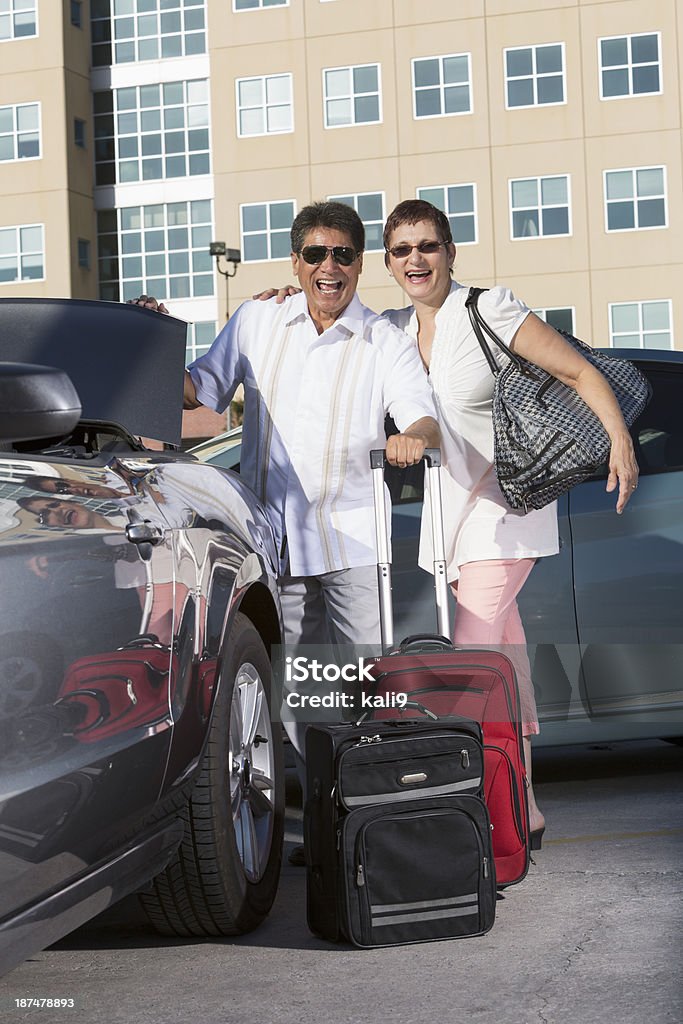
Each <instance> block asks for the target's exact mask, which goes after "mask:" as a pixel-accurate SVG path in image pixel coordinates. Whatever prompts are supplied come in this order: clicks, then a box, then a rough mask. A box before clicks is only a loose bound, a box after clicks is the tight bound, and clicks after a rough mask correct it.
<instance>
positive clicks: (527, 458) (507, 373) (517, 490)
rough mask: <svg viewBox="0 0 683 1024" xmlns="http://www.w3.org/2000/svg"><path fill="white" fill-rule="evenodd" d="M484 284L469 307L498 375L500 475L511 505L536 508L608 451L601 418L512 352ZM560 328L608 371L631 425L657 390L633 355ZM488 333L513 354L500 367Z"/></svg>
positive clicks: (594, 465)
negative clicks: (480, 303)
mask: <svg viewBox="0 0 683 1024" xmlns="http://www.w3.org/2000/svg"><path fill="white" fill-rule="evenodd" d="M483 291H485V289H484V288H470V291H469V294H468V296H467V299H466V302H465V306H466V307H467V311H468V313H469V317H470V321H471V323H472V328H473V330H474V333H475V335H476V336H477V339H478V341H479V344H480V345H481V347H482V350H483V352H484V355H485V356H486V359H487V361H488V364H489V366H490V367H491V372H492V373H493V375H494V377H495V383H494V390H493V438H494V462H495V468H496V476H497V477H498V483H499V485H500V489H501V491H502V492H503V495H504V497H505V500H506V501H507V503H508V504H509V505H510V506H511V507H512V508H523V509H524V511H525V512H529V511H530V510H531V509H534V508H543V507H544V506H545V505H549V504H550V502H551V501H555V499H556V498H559V496H560V495H561V494H564V493H565V491H568V490H569V489H570V488H571V487H574V486H575V485H576V484H579V483H581V481H582V480H586V479H587V478H588V477H589V476H591V474H592V473H594V472H595V471H596V470H597V469H598V467H599V466H601V465H602V464H603V463H604V462H605V461H606V460H607V457H608V456H609V451H610V439H609V436H608V434H607V432H606V431H605V428H604V427H603V425H602V423H601V422H600V420H599V419H598V417H597V416H596V415H595V413H594V412H592V411H591V410H590V409H589V408H588V406H587V405H586V403H585V402H584V401H583V399H582V398H581V397H580V396H579V395H578V394H577V393H576V391H575V390H574V389H573V388H571V387H569V386H568V385H567V384H563V383H562V381H560V380H558V379H557V377H553V376H552V374H550V373H548V372H547V370H542V369H541V367H540V366H536V364H535V363H530V362H528V361H527V360H526V359H522V358H521V357H520V356H518V355H516V354H515V353H514V352H512V351H511V350H510V349H509V348H508V346H507V345H506V344H505V342H504V341H502V340H501V339H500V338H499V337H498V335H497V334H496V333H495V331H494V330H493V329H492V328H491V327H489V325H488V324H487V323H486V321H485V320H484V318H483V317H482V315H481V313H480V312H479V309H478V307H477V299H478V298H479V295H480V294H481V293H482V292H483ZM559 333H560V334H561V335H562V336H563V337H564V338H565V339H566V341H568V342H569V344H570V345H572V347H573V348H575V349H577V350H578V351H579V352H580V353H581V355H582V356H584V358H586V359H587V360H588V362H589V363H592V364H593V366H595V367H597V369H598V370H600V372H601V373H602V374H603V376H604V377H606V378H607V381H608V382H609V384H610V385H611V387H612V390H613V391H614V393H615V395H616V397H617V401H618V402H619V407H620V409H621V411H622V414H623V417H624V420H625V421H626V425H627V426H628V427H630V426H631V425H632V424H633V422H634V420H635V419H636V418H637V417H638V416H640V414H641V412H642V411H643V410H644V409H645V407H646V406H647V404H648V402H649V401H650V398H651V397H652V389H651V387H650V383H649V381H648V380H647V378H646V377H644V376H643V374H642V373H641V372H640V370H638V369H637V367H635V366H634V365H633V363H630V362H629V361H628V360H627V359H617V358H615V357H614V356H608V355H605V354H604V353H602V352H596V351H595V349H593V348H591V347H590V346H589V345H586V344H584V342H582V341H579V339H578V338H575V337H573V335H571V334H567V333H566V331H559ZM484 334H487V335H488V337H489V338H490V339H491V341H493V342H494V343H495V344H496V345H498V347H499V348H501V349H502V350H503V351H504V352H505V353H506V354H507V355H508V356H509V359H510V361H509V363H508V364H507V365H506V366H505V367H504V368H503V369H501V368H500V366H499V365H498V363H497V362H496V360H495V359H494V357H493V354H492V352H491V350H490V348H489V343H488V342H487V340H486V338H485V337H484Z"/></svg>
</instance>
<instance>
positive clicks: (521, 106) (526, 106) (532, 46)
mask: <svg viewBox="0 0 683 1024" xmlns="http://www.w3.org/2000/svg"><path fill="white" fill-rule="evenodd" d="M544 46H559V47H560V51H561V55H562V69H561V78H562V97H563V98H562V99H561V100H553V101H552V103H539V102H538V79H539V77H540V78H549V77H551V72H541V73H540V75H539V73H538V71H536V51H537V50H538V49H540V48H541V47H544ZM520 50H531V51H532V65H533V67H532V72H531V75H514V76H513V77H512V78H510V76H509V75H508V71H507V55H508V53H513V52H515V51H520ZM552 75H553V76H556V75H557V72H556V71H554V72H552ZM527 78H531V81H532V85H533V91H534V98H535V102H534V103H516V104H514V105H510V103H509V97H508V84H509V82H510V81H518V80H519V79H527ZM503 80H504V82H505V109H506V110H535V109H536V108H538V107H542V108H545V107H563V106H566V105H567V102H568V100H567V61H566V47H565V43H564V40H562V41H559V42H554V43H529V44H527V45H526V46H507V47H505V48H504V50H503Z"/></svg>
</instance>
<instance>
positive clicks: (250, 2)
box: [232, 0, 289, 11]
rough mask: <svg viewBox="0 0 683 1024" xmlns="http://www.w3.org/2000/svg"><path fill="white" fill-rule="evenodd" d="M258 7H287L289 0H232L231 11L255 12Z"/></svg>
mask: <svg viewBox="0 0 683 1024" xmlns="http://www.w3.org/2000/svg"><path fill="white" fill-rule="evenodd" d="M260 7H289V0H232V9H233V11H255V10H257V9H258V8H260Z"/></svg>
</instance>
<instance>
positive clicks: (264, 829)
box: [141, 614, 285, 936]
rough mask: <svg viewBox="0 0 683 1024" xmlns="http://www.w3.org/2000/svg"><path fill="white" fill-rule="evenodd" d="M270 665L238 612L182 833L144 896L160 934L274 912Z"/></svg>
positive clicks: (277, 754) (279, 784) (278, 804)
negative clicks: (172, 855) (206, 742)
mask: <svg viewBox="0 0 683 1024" xmlns="http://www.w3.org/2000/svg"><path fill="white" fill-rule="evenodd" d="M270 691H271V665H270V661H269V658H268V655H267V653H266V649H265V647H264V645H263V642H262V640H261V638H260V636H259V634H258V633H257V631H256V629H255V628H254V626H253V625H252V624H251V622H250V621H249V619H247V618H246V616H244V615H241V614H238V615H237V616H236V617H235V622H234V624H233V626H232V629H231V630H230V634H229V636H228V637H227V638H226V640H225V641H224V657H223V666H222V669H221V679H220V683H219V688H218V695H217V697H216V705H215V707H214V711H213V717H212V722H211V728H210V732H209V738H208V745H207V749H206V753H205V755H204V759H203V762H202V766H201V771H200V774H199V778H198V780H197V782H196V784H195V786H194V789H193V791H192V794H191V796H190V798H189V800H188V801H187V805H186V807H185V808H184V812H183V817H184V820H185V837H184V840H183V842H182V844H181V846H180V847H179V849H178V852H177V854H176V855H175V857H174V860H173V861H172V862H171V864H170V865H169V867H168V868H167V869H166V870H165V871H164V872H163V873H162V874H161V875H159V876H157V878H155V879H154V882H153V883H152V890H151V891H150V892H147V893H144V894H143V895H142V896H141V899H142V902H143V904H144V906H145V909H146V910H147V913H148V915H149V917H150V919H151V921H152V923H153V924H154V926H155V927H156V928H157V929H158V930H159V931H160V932H161V933H162V934H164V935H183V936H187V935H205V936H206V935H238V934H241V933H242V932H247V931H251V929H253V928H255V927H256V926H257V925H258V924H260V923H261V921H262V920H263V919H264V917H265V916H266V915H267V913H268V911H269V910H270V908H271V906H272V903H273V900H274V899H275V893H276V891H277V884H278V879H279V875H280V862H281V858H282V842H283V835H284V802H285V801H284V763H283V751H282V735H281V729H280V728H278V727H274V726H273V723H272V722H271V716H270Z"/></svg>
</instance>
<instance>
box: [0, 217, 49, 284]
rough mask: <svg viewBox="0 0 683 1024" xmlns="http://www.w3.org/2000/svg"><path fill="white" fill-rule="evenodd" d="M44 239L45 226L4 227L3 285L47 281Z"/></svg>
mask: <svg viewBox="0 0 683 1024" xmlns="http://www.w3.org/2000/svg"><path fill="white" fill-rule="evenodd" d="M43 239H44V228H43V225H42V224H22V225H20V226H18V227H8V228H0V284H13V283H16V282H17V281H42V280H44V278H45V243H44V240H43Z"/></svg>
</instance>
